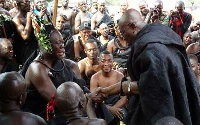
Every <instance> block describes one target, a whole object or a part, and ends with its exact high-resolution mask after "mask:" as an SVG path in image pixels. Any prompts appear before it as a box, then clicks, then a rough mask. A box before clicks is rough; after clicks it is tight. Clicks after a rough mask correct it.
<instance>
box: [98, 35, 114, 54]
mask: <svg viewBox="0 0 200 125" xmlns="http://www.w3.org/2000/svg"><path fill="white" fill-rule="evenodd" d="M113 38H114V37H113V36H111V35H108V42H109V41H110V40H112V39H113ZM98 40H99V41H100V37H99V39H98ZM108 42H107V43H105V44H101V52H103V51H105V50H107V46H108Z"/></svg>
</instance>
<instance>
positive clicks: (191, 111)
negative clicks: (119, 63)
mask: <svg viewBox="0 0 200 125" xmlns="http://www.w3.org/2000/svg"><path fill="white" fill-rule="evenodd" d="M119 29H120V32H121V34H122V35H123V37H124V39H125V40H126V41H127V42H128V43H129V44H130V45H132V50H131V52H130V56H129V59H128V61H127V71H128V74H129V75H130V78H131V82H129V80H128V81H124V80H123V81H124V82H123V81H122V84H120V83H118V84H114V85H113V86H109V87H107V88H104V89H102V92H104V93H105V94H107V95H111V94H113V93H116V92H120V88H121V93H124V94H129V95H130V98H129V104H128V111H130V112H129V113H128V115H127V123H128V124H130V125H154V124H155V123H156V122H157V121H158V120H159V119H161V118H163V117H165V116H173V117H175V118H177V119H178V120H180V121H181V122H182V123H183V124H185V125H197V124H199V123H200V119H199V117H200V97H199V91H198V90H197V88H198V86H199V85H198V81H197V80H196V77H195V75H194V73H193V71H192V68H191V66H190V64H189V60H188V57H187V54H186V51H185V48H184V46H183V44H182V40H181V38H180V37H179V36H178V35H177V34H176V33H175V32H173V31H172V30H171V29H170V28H168V27H166V26H164V25H162V24H160V23H153V24H149V25H146V23H145V22H144V21H143V19H142V18H141V15H140V13H139V12H138V11H137V10H134V9H129V10H127V11H126V12H125V13H124V15H123V16H122V18H121V19H120V20H119ZM137 90H138V92H139V95H136V94H137Z"/></svg>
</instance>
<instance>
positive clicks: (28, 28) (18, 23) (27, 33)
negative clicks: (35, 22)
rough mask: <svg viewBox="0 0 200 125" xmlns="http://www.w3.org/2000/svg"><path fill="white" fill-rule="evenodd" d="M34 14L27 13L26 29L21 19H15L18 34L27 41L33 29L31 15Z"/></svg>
mask: <svg viewBox="0 0 200 125" xmlns="http://www.w3.org/2000/svg"><path fill="white" fill-rule="evenodd" d="M32 14H33V12H28V13H27V21H26V26H25V27H24V26H23V25H22V22H21V21H20V19H19V18H17V17H16V18H14V19H13V22H14V23H15V25H16V27H17V32H18V34H19V35H20V36H21V37H22V38H23V39H24V40H27V39H28V38H29V36H30V34H31V29H32V22H31V15H32Z"/></svg>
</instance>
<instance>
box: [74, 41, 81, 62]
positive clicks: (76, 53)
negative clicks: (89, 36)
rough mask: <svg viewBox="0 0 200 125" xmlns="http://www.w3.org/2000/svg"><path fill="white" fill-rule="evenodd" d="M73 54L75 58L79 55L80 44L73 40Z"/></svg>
mask: <svg viewBox="0 0 200 125" xmlns="http://www.w3.org/2000/svg"><path fill="white" fill-rule="evenodd" d="M74 55H75V59H76V58H77V57H80V45H79V42H78V41H74Z"/></svg>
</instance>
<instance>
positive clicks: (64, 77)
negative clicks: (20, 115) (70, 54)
mask: <svg viewBox="0 0 200 125" xmlns="http://www.w3.org/2000/svg"><path fill="white" fill-rule="evenodd" d="M38 63H40V62H38ZM63 65H65V64H64V63H62V61H61V60H58V61H56V62H54V64H53V69H62V67H63ZM50 72H51V73H52V75H50V76H49V77H50V78H51V81H52V82H53V84H54V86H55V87H56V88H57V87H58V86H59V85H61V84H62V83H64V82H66V81H73V82H75V83H77V84H79V86H80V87H81V88H83V86H84V85H85V81H84V80H82V79H77V78H76V76H75V74H74V73H73V71H72V70H71V69H70V68H69V67H68V66H66V65H65V66H64V68H63V69H62V70H61V71H53V70H51V69H50ZM46 105H47V101H46V100H45V99H44V98H43V97H42V96H41V95H40V94H39V92H38V91H37V90H36V88H34V89H27V99H26V102H25V105H24V106H23V108H22V109H23V110H24V111H27V112H31V113H33V114H37V115H39V116H41V117H43V118H45V110H46Z"/></svg>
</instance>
